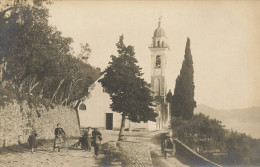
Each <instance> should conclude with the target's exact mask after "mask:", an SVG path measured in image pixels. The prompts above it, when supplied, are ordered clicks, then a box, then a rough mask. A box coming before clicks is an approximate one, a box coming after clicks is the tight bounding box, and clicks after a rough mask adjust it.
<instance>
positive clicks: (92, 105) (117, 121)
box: [79, 82, 122, 128]
mask: <svg viewBox="0 0 260 167" xmlns="http://www.w3.org/2000/svg"><path fill="white" fill-rule="evenodd" d="M93 86H94V88H93V90H92V91H91V94H90V96H89V97H88V98H87V99H86V100H85V101H84V102H83V103H84V104H85V105H86V110H79V118H80V126H81V127H99V128H106V113H113V128H119V127H120V125H121V118H122V117H121V114H120V113H116V112H113V111H112V110H111V109H110V104H111V103H112V101H111V99H110V96H109V94H107V93H106V92H104V91H103V87H102V85H101V84H100V83H99V82H95V85H93Z"/></svg>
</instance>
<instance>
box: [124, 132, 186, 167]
mask: <svg viewBox="0 0 260 167" xmlns="http://www.w3.org/2000/svg"><path fill="white" fill-rule="evenodd" d="M162 132H164V131H155V132H148V133H147V132H143V133H140V134H136V135H133V134H132V135H128V136H127V140H129V141H135V142H142V143H144V144H146V145H148V146H149V147H150V148H151V155H152V161H153V165H154V166H155V167H188V166H187V165H184V164H183V163H182V162H180V161H179V160H178V159H177V158H175V157H171V156H170V157H168V158H167V159H165V158H164V156H163V155H162V153H161V146H160V141H157V140H155V139H154V136H155V135H158V134H159V133H162Z"/></svg>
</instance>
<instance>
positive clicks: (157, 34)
mask: <svg viewBox="0 0 260 167" xmlns="http://www.w3.org/2000/svg"><path fill="white" fill-rule="evenodd" d="M153 37H166V35H165V31H164V29H163V28H162V27H158V28H157V29H156V30H155V31H154V34H153Z"/></svg>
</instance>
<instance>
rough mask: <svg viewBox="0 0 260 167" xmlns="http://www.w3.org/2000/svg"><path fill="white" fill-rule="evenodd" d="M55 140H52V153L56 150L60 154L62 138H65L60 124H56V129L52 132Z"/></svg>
mask: <svg viewBox="0 0 260 167" xmlns="http://www.w3.org/2000/svg"><path fill="white" fill-rule="evenodd" d="M54 134H55V139H54V146H53V151H55V148H58V152H60V149H61V144H62V143H63V142H64V140H63V136H65V135H66V134H65V132H64V130H63V129H62V128H61V126H60V123H58V124H57V128H56V129H55V130H54Z"/></svg>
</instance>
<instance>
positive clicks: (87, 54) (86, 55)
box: [78, 43, 91, 63]
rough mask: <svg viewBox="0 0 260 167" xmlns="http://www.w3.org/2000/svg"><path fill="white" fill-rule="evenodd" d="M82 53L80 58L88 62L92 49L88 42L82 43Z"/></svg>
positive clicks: (79, 55)
mask: <svg viewBox="0 0 260 167" xmlns="http://www.w3.org/2000/svg"><path fill="white" fill-rule="evenodd" d="M80 48H81V50H80V53H79V54H78V58H79V59H80V60H82V61H83V62H85V63H87V61H88V59H89V57H90V56H91V49H90V48H89V45H88V43H86V44H85V45H83V44H80Z"/></svg>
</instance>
